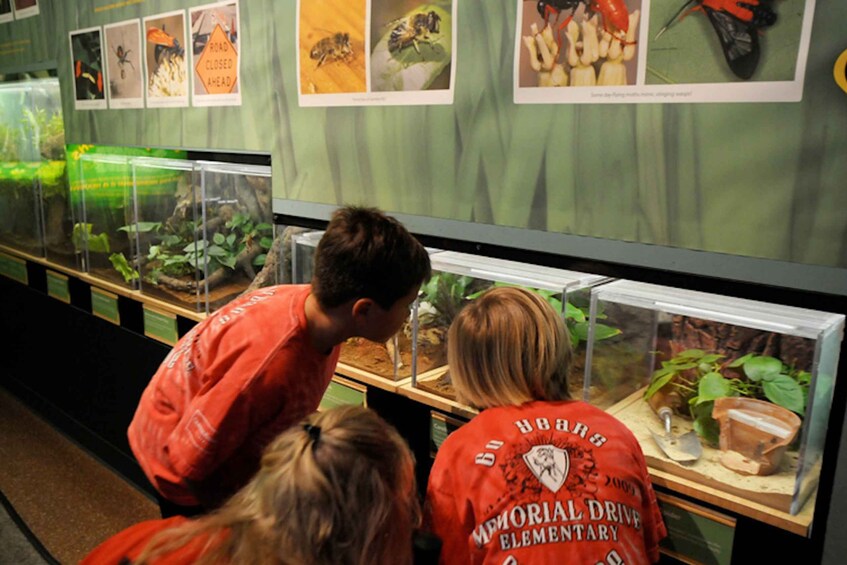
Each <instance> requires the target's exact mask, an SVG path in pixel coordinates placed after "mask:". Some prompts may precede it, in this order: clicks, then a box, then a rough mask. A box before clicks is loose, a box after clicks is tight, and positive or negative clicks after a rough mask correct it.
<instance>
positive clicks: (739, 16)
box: [655, 0, 777, 80]
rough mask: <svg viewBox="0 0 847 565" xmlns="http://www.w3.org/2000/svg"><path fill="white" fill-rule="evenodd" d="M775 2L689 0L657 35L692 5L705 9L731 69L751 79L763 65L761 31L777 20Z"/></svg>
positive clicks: (755, 0)
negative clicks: (760, 46)
mask: <svg viewBox="0 0 847 565" xmlns="http://www.w3.org/2000/svg"><path fill="white" fill-rule="evenodd" d="M692 4H693V5H694V6H692ZM771 4H772V0H745V1H743V2H742V1H741V0H688V1H687V2H685V3H684V4H683V5H682V7H681V8H680V9H679V10H677V11H676V13H675V14H674V15H673V17H671V18H670V19H669V20H668V23H666V24H665V25H664V26H663V27H662V28H661V29H660V30H659V32H658V33H657V34H656V37H655V39H658V38H659V37H660V36H661V35H662V34H663V33H664V32H665V31H666V30H667V29H668V28H669V27H670V26H671V25H673V23H674V21H675V20H676V19H677V18H678V17H679V16H680V15H681V14H683V12H684V11H686V9H687V8H689V6H691V8H690V10H689V12H693V11H703V12H705V13H706V16H708V18H709V23H711V24H712V27H713V28H714V30H715V33H717V36H718V41H719V42H720V46H721V51H723V54H724V58H725V59H726V62H727V64H728V65H729V68H730V70H731V71H732V72H733V74H734V75H735V76H737V77H738V78H740V79H743V80H748V79H750V78H751V77H752V76H753V73H754V72H755V71H756V68H757V67H758V65H759V57H760V48H759V33H760V32H761V30H763V29H764V28H768V27H771V26H773V25H774V24H775V23H776V21H777V15H776V12H775V11H774V9H773V7H772V5H771ZM683 17H684V14H683ZM680 19H681V18H680Z"/></svg>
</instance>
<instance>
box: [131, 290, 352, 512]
mask: <svg viewBox="0 0 847 565" xmlns="http://www.w3.org/2000/svg"><path fill="white" fill-rule="evenodd" d="M309 291H310V287H309V285H280V286H272V287H268V288H263V289H259V290H257V291H254V292H252V293H250V294H247V295H244V296H242V297H239V298H237V299H236V300H234V301H232V302H230V303H229V304H227V305H226V306H225V307H223V308H221V309H220V310H218V311H216V312H215V313H214V314H212V315H211V316H209V317H208V318H207V319H206V320H204V321H203V322H201V323H200V324H198V325H197V326H195V327H194V328H193V329H192V330H191V331H190V332H189V333H187V334H186V335H185V336H183V337H182V339H180V341H179V342H178V343H177V344H176V346H175V347H174V349H173V350H172V351H171V352H170V354H168V356H167V357H166V358H165V360H164V361H163V362H162V364H161V366H160V367H159V369H158V371H157V372H156V374H155V375H153V378H152V380H151V381H150V384H149V385H148V386H147V388H146V390H145V391H144V393H143V394H142V396H141V401H140V402H139V405H138V409H137V410H136V413H135V416H134V418H133V420H132V423H131V424H130V426H129V432H128V436H129V444H130V446H131V447H132V451H133V453H134V454H135V456H136V459H138V462H139V464H140V465H141V468H142V469H143V470H144V473H145V474H146V475H147V478H148V479H150V481H151V482H152V483H153V485H154V486H155V487H156V489H157V490H158V491H159V492H160V493H161V494H162V495H163V496H164V497H165V498H167V499H168V500H171V501H172V502H175V503H177V504H181V505H185V506H193V505H198V504H202V501H201V499H203V500H205V501H209V500H215V501H217V502H222V501H223V500H224V499H225V498H226V497H228V496H229V495H231V494H233V493H234V492H235V491H237V490H238V489H239V488H241V487H242V486H244V484H246V483H247V481H249V479H250V478H251V477H252V475H253V474H254V473H255V472H256V471H257V470H258V466H259V460H260V459H261V454H262V450H263V449H264V448H265V446H266V445H267V444H268V443H269V442H270V441H271V440H272V439H273V438H274V437H276V435H277V434H279V433H280V432H282V431H283V430H285V429H286V428H288V427H289V426H291V425H292V424H294V423H295V422H297V421H299V420H301V419H302V418H303V417H305V416H306V415H308V414H310V413H312V412H314V411H315V410H316V409H317V407H318V404H319V403H320V400H321V397H322V396H323V394H324V392H325V391H326V388H327V386H329V382H330V379H331V378H332V374H333V372H334V371H335V366H336V363H337V362H338V353H339V351H340V346H339V347H335V348H334V349H333V350H332V351H331V352H330V353H329V354H328V355H327V354H325V353H323V352H319V351H317V350H316V349H315V348H314V347H313V346H312V344H311V342H310V338H309V332H308V328H307V323H306V313H305V304H306V298H307V297H308V296H309ZM186 481H189V482H190V483H191V485H192V488H191V489H190V488H189V487H188V485H187V484H186ZM195 493H198V494H200V495H201V496H199V497H198V496H196V495H195Z"/></svg>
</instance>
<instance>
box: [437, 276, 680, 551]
mask: <svg viewBox="0 0 847 565" xmlns="http://www.w3.org/2000/svg"><path fill="white" fill-rule="evenodd" d="M448 364H449V367H450V374H451V376H452V379H453V385H454V387H455V389H456V393H457V396H458V397H459V399H460V400H463V401H464V402H466V403H468V404H470V405H473V406H476V407H478V408H480V409H481V412H480V414H479V415H478V416H476V417H475V418H474V419H473V420H471V421H470V422H469V423H467V424H465V425H464V426H462V427H461V428H459V429H458V430H456V431H455V432H453V433H452V434H451V435H450V436H449V437H448V438H447V439H446V441H445V442H444V443H443V444H442V446H441V448H440V449H439V450H438V453H437V454H436V457H435V462H434V464H433V467H432V471H431V473H430V477H429V484H428V488H427V511H426V514H427V522H428V526H429V528H430V529H431V530H432V531H433V532H434V533H435V534H437V535H438V536H439V537H440V538H441V540H442V542H443V547H442V551H441V563H443V564H448V565H449V564H454V563H455V564H470V563H497V564H501V563H508V564H510V565H517V564H521V563H524V564H526V563H531V564H533V565H536V564H546V563H549V564H554V563H555V564H558V563H590V564H592V565H594V564H596V563H604V564H620V563H627V564H630V565H632V564H640V563H644V564H646V563H651V562H656V561H658V559H659V545H658V544H659V541H660V540H661V539H662V538H663V537H664V536H665V535H666V531H665V526H664V523H663V521H662V516H661V513H660V511H659V507H658V504H657V502H656V496H655V494H654V492H653V488H652V485H651V483H650V479H649V476H648V474H647V466H646V463H645V461H644V456H643V454H642V452H641V448H640V446H639V445H638V442H637V440H636V439H635V437H634V436H633V435H632V433H631V432H630V431H629V430H628V429H627V428H626V427H625V426H624V425H623V424H622V423H620V422H619V421H618V420H616V419H615V418H614V417H612V416H611V415H609V414H606V413H605V412H603V411H602V410H600V409H599V408H596V407H594V406H591V405H590V404H587V403H585V402H581V401H576V400H571V399H570V395H569V393H568V382H567V375H568V371H569V369H570V364H571V349H570V340H569V337H568V333H567V331H566V328H565V324H564V321H563V319H562V317H561V315H560V314H559V313H557V312H556V311H555V310H554V309H553V307H552V306H550V304H548V303H547V302H546V301H545V300H544V298H542V297H541V296H540V295H538V294H536V293H534V292H531V291H529V290H526V289H521V288H514V287H501V288H495V289H492V290H490V291H488V292H486V293H485V294H484V295H482V296H481V297H480V298H478V299H477V300H475V301H474V302H472V303H471V304H469V305H468V306H466V307H465V308H464V309H463V310H462V311H461V312H460V313H459V315H458V316H457V317H456V319H455V320H454V321H453V324H452V325H451V327H450V331H449V334H448Z"/></svg>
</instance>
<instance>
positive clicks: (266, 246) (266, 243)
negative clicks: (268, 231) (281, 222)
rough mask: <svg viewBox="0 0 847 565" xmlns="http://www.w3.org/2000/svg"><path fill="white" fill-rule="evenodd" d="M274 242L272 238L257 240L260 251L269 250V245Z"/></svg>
mask: <svg viewBox="0 0 847 565" xmlns="http://www.w3.org/2000/svg"><path fill="white" fill-rule="evenodd" d="M273 243H274V240H273V238H272V237H263V238H262V239H260V240H259V245H261V246H262V249H270V248H271V245H273Z"/></svg>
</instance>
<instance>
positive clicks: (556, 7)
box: [538, 0, 629, 45]
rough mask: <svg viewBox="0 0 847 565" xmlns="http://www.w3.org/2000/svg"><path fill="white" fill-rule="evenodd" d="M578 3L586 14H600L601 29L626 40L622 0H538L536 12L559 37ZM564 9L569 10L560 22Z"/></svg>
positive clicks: (626, 25)
mask: <svg viewBox="0 0 847 565" xmlns="http://www.w3.org/2000/svg"><path fill="white" fill-rule="evenodd" d="M580 4H585V9H586V12H587V13H588V14H587V15H589V16H590V15H591V14H600V17H601V18H602V19H603V29H605V30H606V31H607V32H608V33H609V34H611V35H612V36H613V37H614V38H616V39H618V40H620V41H622V42H624V41H626V32H627V31H628V30H629V11H628V10H627V7H626V4H625V3H624V0H539V2H538V13H539V14H540V15H541V17H542V18H544V21H545V22H546V23H548V24H550V25H551V26H554V27H555V28H556V31H557V35H558V36H559V37H560V38H561V32H562V30H564V29H565V28H566V27H567V25H568V23H570V21H571V20H572V19H573V16H574V13H575V12H576V10H577V8H579V5H580ZM566 11H570V14H569V15H568V16H567V17H566V18H564V19H562V21H561V22H560V21H559V17H560V16H561V12H566ZM560 45H561V41H560Z"/></svg>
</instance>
